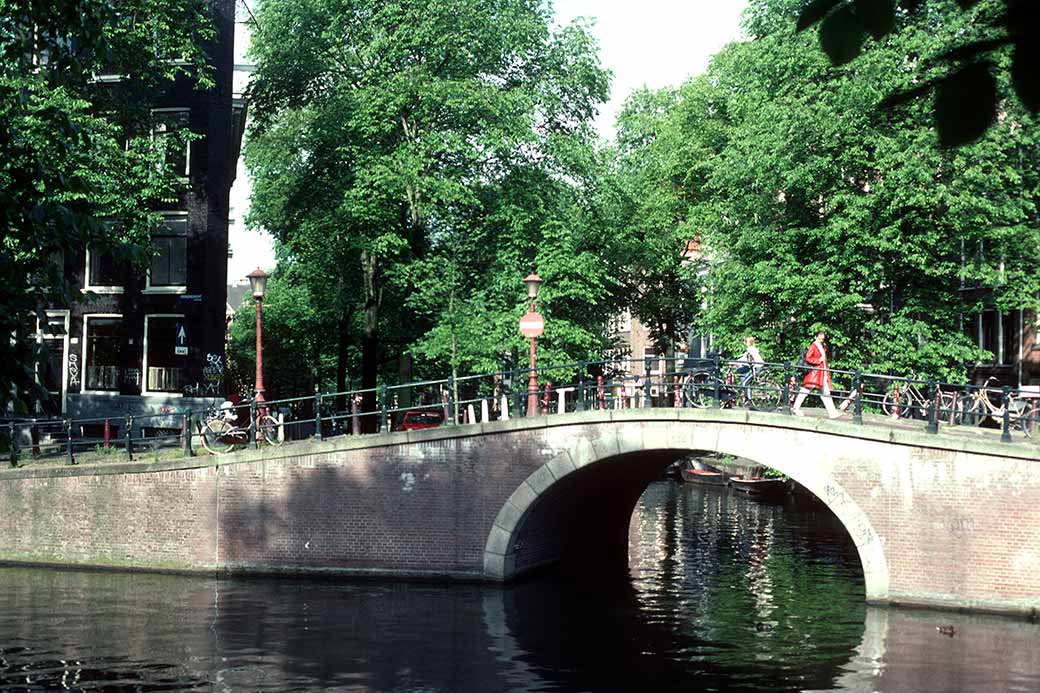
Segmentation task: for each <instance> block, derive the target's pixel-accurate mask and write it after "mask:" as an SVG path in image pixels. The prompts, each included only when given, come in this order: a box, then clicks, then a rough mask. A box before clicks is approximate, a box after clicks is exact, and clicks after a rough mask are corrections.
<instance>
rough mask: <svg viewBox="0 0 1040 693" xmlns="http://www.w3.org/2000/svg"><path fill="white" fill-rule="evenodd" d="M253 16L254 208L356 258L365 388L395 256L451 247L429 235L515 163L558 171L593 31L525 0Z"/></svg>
mask: <svg viewBox="0 0 1040 693" xmlns="http://www.w3.org/2000/svg"><path fill="white" fill-rule="evenodd" d="M256 15H257V20H258V23H259V32H258V34H257V40H256V41H255V42H254V52H255V57H256V60H257V66H258V67H257V73H256V75H255V79H254V81H253V83H252V85H251V87H250V89H251V98H252V103H253V106H254V108H253V114H254V121H253V127H252V130H251V136H250V141H249V144H248V145H247V147H246V159H247V164H248V165H249V166H250V169H251V172H252V174H253V178H254V180H255V181H256V184H255V186H254V193H253V202H252V208H253V210H254V211H253V213H252V217H251V223H252V224H255V225H262V226H264V227H265V228H267V229H268V230H270V231H271V232H272V233H273V234H274V235H275V236H276V238H278V239H279V241H280V242H281V243H282V244H283V245H284V246H285V248H286V249H287V252H289V253H290V254H293V255H295V254H297V253H298V252H299V249H300V248H305V249H307V252H311V251H315V250H319V249H320V251H321V252H325V253H327V254H328V255H330V256H333V257H336V258H338V259H339V261H340V262H341V263H342V265H341V271H343V272H346V273H348V274H352V273H354V272H356V279H357V282H356V284H355V285H356V286H357V289H358V296H359V300H360V302H361V304H360V307H359V310H360V312H361V314H362V315H363V316H364V320H363V324H364V327H363V336H362V349H361V351H362V386H363V387H364V388H373V387H375V385H376V383H377V373H378V367H379V364H380V362H381V354H380V341H381V335H382V331H383V329H384V320H383V318H384V315H383V312H384V308H385V306H386V298H387V296H388V292H390V291H393V290H395V288H396V289H397V290H401V284H400V283H399V282H397V279H398V278H399V275H401V274H402V273H403V272H404V269H403V268H405V267H407V265H408V263H410V262H412V261H415V260H421V259H423V258H425V257H427V256H428V254H429V253H431V251H432V252H434V253H438V254H439V256H441V257H450V256H452V254H453V253H455V251H454V250H452V248H454V247H455V244H454V243H453V242H448V243H445V244H443V245H440V246H438V240H437V239H438V238H439V237H440V238H448V237H450V236H453V235H455V234H465V233H468V232H469V231H470V230H471V229H472V226H471V224H472V220H473V218H474V217H475V216H480V210H492V209H493V206H489V205H488V204H487V195H488V193H489V191H492V190H495V189H501V186H500V183H501V181H503V180H506V179H507V178H508V177H509V176H511V175H513V174H514V172H515V171H525V170H530V171H535V172H541V174H542V175H545V174H547V173H552V174H554V175H566V173H567V169H566V168H565V167H562V166H560V165H559V164H560V162H561V161H563V160H564V158H565V156H566V155H567V152H568V150H569V148H570V147H571V146H572V145H571V144H570V143H572V142H574V141H575V140H576V139H579V140H580V139H581V137H582V136H586V135H587V133H588V132H589V127H588V121H589V119H590V118H591V116H592V114H593V113H594V108H595V104H596V103H598V102H599V101H602V100H605V96H606V88H607V76H606V74H605V73H604V72H603V71H602V70H601V69H600V68H599V66H598V63H597V60H596V57H595V53H594V45H593V43H592V42H591V40H590V39H589V37H588V34H587V33H586V32H585V31H584V30H583V29H581V28H580V27H579V26H571V27H567V28H565V29H563V30H561V31H559V32H556V33H553V32H551V31H550V29H549V20H550V15H549V12H548V10H547V9H546V8H545V7H543V5H542V4H541V3H540V2H534V1H533V0H485V1H483V2H460V1H458V0H437V1H435V2H413V1H403V0H393V1H390V2H384V1H381V0H380V1H376V0H360V1H358V0H355V1H351V2H347V1H346V0H305V1H303V2H300V1H297V0H292V1H291V2H290V1H289V0H262V1H261V2H260V4H259V5H258V8H257V12H256ZM287 35H292V36H295V37H297V40H295V41H293V42H287V41H285V40H284V38H283V37H284V36H287ZM489 213H490V214H491V215H492V216H493V215H494V212H493V211H490V212H489ZM442 251H443V253H447V255H446V256H445V255H443V253H442ZM535 251H536V248H535V247H533V246H530V245H528V246H526V247H525V248H524V249H523V250H520V249H519V248H514V249H513V251H512V252H518V253H520V254H521V255H519V256H517V257H515V258H514V260H515V262H514V263H513V264H523V262H522V260H524V259H526V260H527V262H528V263H530V262H533V261H534V260H535ZM427 266H429V265H427ZM412 276H416V273H415V272H413V273H412ZM519 276H522V275H519ZM453 286H454V284H453ZM461 299H462V296H461V295H460V300H461ZM465 300H466V301H471V300H476V299H475V298H473V297H469V296H467V297H466V298H465ZM452 305H453V306H455V304H454V303H453V304H452ZM458 305H459V306H461V305H463V304H462V303H460V304H458ZM470 305H471V306H472V305H474V304H470ZM451 311H456V308H455V307H453V308H451ZM452 315H456V313H455V312H452ZM431 317H432V316H431ZM454 319H455V318H449V319H448V320H449V322H451V321H452V320H454ZM365 408H366V409H368V410H371V409H372V405H371V402H370V403H368V404H366V405H365Z"/></svg>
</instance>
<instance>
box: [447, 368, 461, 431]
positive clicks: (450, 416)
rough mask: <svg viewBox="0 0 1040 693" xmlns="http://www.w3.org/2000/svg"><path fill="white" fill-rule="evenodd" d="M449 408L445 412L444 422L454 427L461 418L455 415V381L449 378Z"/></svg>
mask: <svg viewBox="0 0 1040 693" xmlns="http://www.w3.org/2000/svg"><path fill="white" fill-rule="evenodd" d="M447 388H448V406H447V408H445V410H444V420H445V421H446V422H447V423H448V425H449V426H454V425H455V424H457V423H458V422H459V417H458V416H457V415H456V413H455V379H454V378H448V382H447Z"/></svg>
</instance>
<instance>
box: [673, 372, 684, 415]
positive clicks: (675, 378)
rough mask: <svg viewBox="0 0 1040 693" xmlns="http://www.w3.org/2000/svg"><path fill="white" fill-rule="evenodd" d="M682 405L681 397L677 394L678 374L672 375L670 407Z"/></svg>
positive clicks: (676, 407)
mask: <svg viewBox="0 0 1040 693" xmlns="http://www.w3.org/2000/svg"><path fill="white" fill-rule="evenodd" d="M681 406H682V398H681V397H680V396H679V376H678V375H674V374H673V375H672V408H673V409H678V408H679V407H681Z"/></svg>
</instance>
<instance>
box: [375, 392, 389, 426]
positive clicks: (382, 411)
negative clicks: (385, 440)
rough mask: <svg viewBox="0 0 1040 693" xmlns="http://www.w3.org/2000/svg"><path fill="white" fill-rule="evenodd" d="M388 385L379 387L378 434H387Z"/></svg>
mask: <svg viewBox="0 0 1040 693" xmlns="http://www.w3.org/2000/svg"><path fill="white" fill-rule="evenodd" d="M386 416H387V412H386V385H380V386H379V425H378V426H377V427H376V433H385V432H386V428H387V427H386Z"/></svg>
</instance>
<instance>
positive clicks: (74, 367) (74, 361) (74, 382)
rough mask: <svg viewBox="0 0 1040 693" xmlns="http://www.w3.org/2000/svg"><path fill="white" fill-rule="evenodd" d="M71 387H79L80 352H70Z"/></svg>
mask: <svg viewBox="0 0 1040 693" xmlns="http://www.w3.org/2000/svg"><path fill="white" fill-rule="evenodd" d="M69 387H79V354H69Z"/></svg>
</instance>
